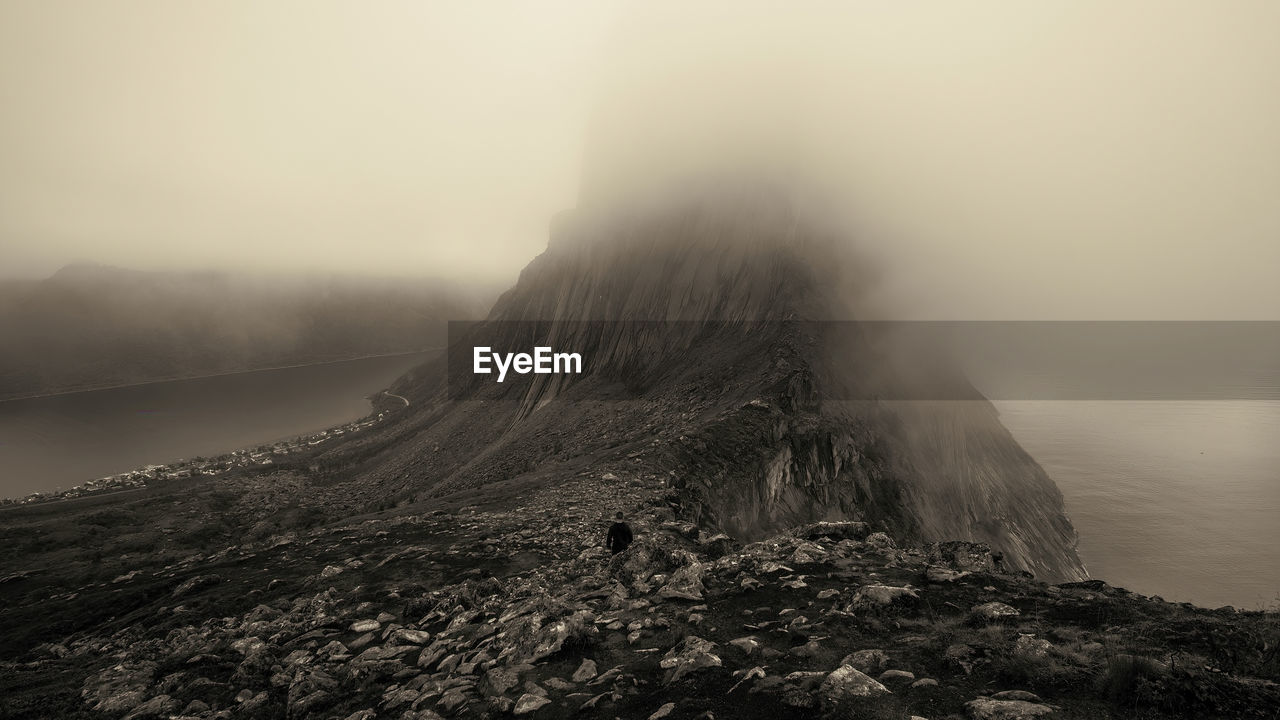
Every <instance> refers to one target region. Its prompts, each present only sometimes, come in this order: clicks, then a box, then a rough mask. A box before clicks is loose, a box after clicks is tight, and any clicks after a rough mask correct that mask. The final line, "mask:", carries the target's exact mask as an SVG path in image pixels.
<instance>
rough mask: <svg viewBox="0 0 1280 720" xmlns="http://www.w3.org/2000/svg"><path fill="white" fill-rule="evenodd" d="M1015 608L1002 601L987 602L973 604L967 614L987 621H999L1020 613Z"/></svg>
mask: <svg viewBox="0 0 1280 720" xmlns="http://www.w3.org/2000/svg"><path fill="white" fill-rule="evenodd" d="M1021 614H1022V613H1020V612H1018V610H1017V608H1014V607H1010V606H1009V605H1005V604H1004V603H1002V602H988V603H982V604H981V605H975V606H973V609H972V610H970V611H969V616H970V617H971V618H973V619H975V620H985V621H987V622H1000V621H1002V620H1008V619H1010V618H1015V617H1018V616H1019V615H1021Z"/></svg>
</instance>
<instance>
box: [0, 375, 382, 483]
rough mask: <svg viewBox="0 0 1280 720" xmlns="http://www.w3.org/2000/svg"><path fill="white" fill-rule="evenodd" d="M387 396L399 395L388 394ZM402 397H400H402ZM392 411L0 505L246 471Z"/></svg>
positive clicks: (359, 427) (367, 424)
mask: <svg viewBox="0 0 1280 720" xmlns="http://www.w3.org/2000/svg"><path fill="white" fill-rule="evenodd" d="M387 395H388V396H389V397H397V398H398V397H399V396H391V395H389V394H387ZM401 399H402V398H401ZM390 412H391V411H389V410H386V409H383V410H379V411H377V412H376V413H371V414H369V415H366V416H364V417H362V418H360V419H358V420H352V421H351V422H349V423H347V424H345V425H339V426H338V427H333V428H329V429H327V430H321V431H319V432H315V433H311V434H309V435H302V436H299V437H295V438H291V439H288V440H281V441H279V442H274V443H268V444H265V445H259V446H257V447H252V448H245V449H241V450H235V451H232V452H229V453H225V454H222V455H217V456H214V457H196V458H191V459H179V460H176V461H174V462H171V463H168V464H165V465H147V466H145V467H141V468H138V469H135V470H127V471H125V472H122V473H117V474H115V475H107V476H105V477H100V478H96V479H93V480H89V481H87V482H85V483H82V484H80V485H77V486H75V487H73V488H70V489H68V490H50V491H44V492H36V493H32V494H30V495H27V496H25V497H21V498H2V499H0V507H5V506H12V505H31V504H34V503H46V502H54V501H58V500H70V499H72V498H79V497H86V496H89V495H97V494H101V493H108V492H120V491H123V490H132V489H136V488H142V487H146V486H148V485H151V484H153V483H158V482H165V481H170V480H180V479H184V478H191V477H195V476H198V475H220V474H222V473H225V472H228V471H231V470H245V469H249V468H255V467H265V466H267V465H273V464H275V463H276V462H277V460H279V459H280V458H282V457H287V456H289V455H296V454H299V453H302V452H304V451H307V450H309V449H312V448H314V447H315V446H317V445H322V444H324V443H325V442H327V441H329V440H333V439H334V438H339V437H342V436H343V435H346V434H348V433H353V432H360V431H361V430H365V429H367V428H370V427H372V426H374V425H376V424H378V423H380V422H382V421H383V420H384V419H386V418H387V416H388V415H389V413H390Z"/></svg>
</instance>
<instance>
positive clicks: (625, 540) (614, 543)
mask: <svg viewBox="0 0 1280 720" xmlns="http://www.w3.org/2000/svg"><path fill="white" fill-rule="evenodd" d="M630 544H631V528H630V527H628V526H627V524H626V523H624V522H622V521H618V522H616V523H614V524H613V525H611V526H610V527H609V535H608V537H606V538H605V540H604V546H605V547H606V548H608V549H609V552H611V553H613V554H614V555H617V554H618V553H620V552H622V551H623V550H626V549H627V546H628V545H630Z"/></svg>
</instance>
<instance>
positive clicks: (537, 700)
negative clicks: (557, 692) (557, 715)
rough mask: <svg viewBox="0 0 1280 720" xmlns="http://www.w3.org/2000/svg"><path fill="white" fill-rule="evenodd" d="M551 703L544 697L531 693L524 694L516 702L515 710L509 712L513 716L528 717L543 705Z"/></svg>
mask: <svg viewBox="0 0 1280 720" xmlns="http://www.w3.org/2000/svg"><path fill="white" fill-rule="evenodd" d="M550 702H551V701H550V700H548V699H547V698H546V697H545V696H542V695H534V694H533V693H525V694H524V695H521V696H520V699H519V700H516V705H515V708H514V709H513V710H512V711H511V712H512V714H513V715H528V714H529V713H531V712H534V711H535V710H537V709H538V708H540V707H542V706H543V705H547V704H549V703H550Z"/></svg>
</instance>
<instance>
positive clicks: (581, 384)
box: [0, 190, 1280, 720]
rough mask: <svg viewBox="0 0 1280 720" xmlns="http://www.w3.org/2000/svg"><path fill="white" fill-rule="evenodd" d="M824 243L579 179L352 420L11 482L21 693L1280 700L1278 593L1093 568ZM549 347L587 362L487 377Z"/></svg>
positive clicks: (462, 707)
mask: <svg viewBox="0 0 1280 720" xmlns="http://www.w3.org/2000/svg"><path fill="white" fill-rule="evenodd" d="M837 240H838V239H837V238H836V237H833V236H831V235H829V234H828V233H827V232H825V231H822V230H821V229H815V226H814V224H813V223H812V222H811V221H810V220H808V219H807V218H806V216H805V215H804V214H802V213H800V212H797V211H796V209H795V206H794V205H792V204H790V203H789V202H788V201H787V200H786V198H785V197H782V196H779V195H777V194H776V193H774V192H772V191H755V190H745V191H739V190H735V191H733V192H722V191H721V192H717V193H715V194H714V195H712V196H702V197H691V198H690V199H689V200H688V201H687V202H682V203H679V204H676V205H671V204H658V205H656V206H651V207H649V208H644V209H641V210H638V211H637V210H634V209H632V210H628V211H625V212H624V211H619V210H617V209H612V208H609V209H606V208H600V207H587V208H584V209H581V210H579V211H575V212H574V213H572V214H568V215H566V216H564V217H562V218H561V219H560V220H559V221H558V222H557V224H556V228H555V230H554V232H553V237H552V241H551V243H550V244H549V246H548V249H547V251H546V252H545V253H544V254H543V255H541V256H540V257H538V258H537V259H535V260H534V261H533V262H532V263H531V264H530V265H529V267H528V268H527V269H526V270H525V272H524V273H523V274H522V276H521V278H520V280H519V282H518V283H517V284H516V286H515V287H513V288H512V289H511V290H510V291H508V292H507V293H506V294H504V295H503V296H502V297H501V298H500V299H499V301H498V302H497V303H496V304H495V306H494V308H493V310H492V311H491V313H490V315H489V318H488V319H486V320H484V321H483V322H478V323H474V324H469V325H465V326H455V327H454V329H453V335H454V337H453V340H454V344H453V346H452V347H451V351H450V355H451V357H450V358H448V359H446V360H442V361H441V363H440V364H436V365H429V366H424V367H421V368H418V369H416V370H415V371H413V372H411V373H409V374H408V375H406V376H405V377H404V378H402V379H401V380H399V381H398V382H397V383H396V385H395V386H394V387H393V388H392V390H393V392H395V393H396V394H397V396H398V397H395V398H390V399H388V400H387V401H386V402H385V403H383V404H382V405H380V407H379V409H378V415H377V417H378V418H380V420H379V421H377V422H370V423H367V424H366V425H367V427H365V429H361V430H352V431H350V432H344V433H342V434H340V435H339V434H333V435H332V437H330V438H329V439H328V440H327V441H326V442H324V443H321V444H319V445H315V446H311V445H306V446H303V447H302V448H300V452H298V453H296V454H284V455H279V456H275V457H274V458H273V462H272V463H271V464H270V465H260V466H256V467H252V468H241V469H234V470H231V471H228V472H224V473H220V474H215V475H201V474H197V475H194V476H192V477H187V478H181V479H178V480H173V481H167V482H156V483H153V484H151V485H149V486H147V487H144V488H141V489H138V490H136V491H130V492H120V493H115V494H104V495H96V496H90V497H85V498H79V499H76V500H72V501H60V502H48V503H42V504H33V505H22V506H16V507H8V508H0V517H2V519H3V522H0V538H3V539H4V540H5V541H6V543H7V544H8V547H10V551H9V552H5V553H2V554H0V715H2V716H4V717H14V718H48V717H59V718H78V719H83V720H89V719H90V718H129V719H130V720H149V719H151V718H164V717H195V718H208V719H212V718H252V719H255V720H266V719H268V718H281V717H284V718H346V719H347V720H369V719H370V718H382V717H387V718H397V719H398V720H439V719H440V718H443V717H460V718H471V717H477V718H506V717H513V716H514V717H523V716H529V717H532V718H534V719H535V720H537V719H538V718H556V717H579V716H581V717H597V716H598V717H627V718H650V719H651V720H658V719H660V718H663V717H671V718H700V719H703V720H714V718H718V717H719V718H724V717H733V718H752V719H755V718H759V719H761V720H764V719H776V718H811V717H831V718H835V717H872V718H894V719H895V720H905V719H907V718H920V717H923V718H939V719H940V718H958V717H967V718H971V719H973V720H996V719H1000V718H1008V719H1021V718H1053V717H1063V718H1126V719H1127V718H1174V717H1179V718H1240V717H1258V718H1267V717H1275V710H1276V708H1277V707H1280V683H1278V682H1277V681H1280V655H1277V650H1276V648H1277V647H1278V646H1280V643H1278V639H1280V616H1278V615H1276V614H1274V613H1264V612H1241V611H1236V610H1235V609H1233V608H1219V609H1217V610H1206V609H1201V608H1195V607H1192V606H1190V605H1186V604H1178V603H1168V602H1164V601H1163V600H1161V599H1159V598H1148V597H1143V596H1140V595H1136V594H1134V593H1130V592H1127V591H1125V590H1122V589H1120V588H1115V587H1112V586H1110V585H1107V584H1106V583H1104V582H1101V581H1097V580H1077V579H1078V578H1081V577H1082V576H1083V568H1082V567H1080V564H1079V560H1078V559H1077V558H1076V556H1075V553H1074V550H1073V543H1074V532H1073V531H1072V530H1071V525H1070V523H1069V522H1068V521H1067V519H1066V517H1065V515H1064V514H1063V511H1062V501H1061V498H1060V497H1059V495H1058V494H1057V491H1056V490H1055V489H1054V487H1053V484H1052V482H1051V481H1050V480H1049V478H1047V477H1046V476H1045V475H1044V473H1043V472H1042V471H1041V470H1040V468H1039V467H1038V466H1036V465H1035V463H1034V462H1033V461H1032V460H1031V459H1030V458H1029V457H1027V456H1026V454H1025V453H1024V452H1022V450H1021V449H1020V448H1019V447H1018V446H1017V444H1016V443H1015V442H1014V441H1013V440H1012V439H1011V438H1010V436H1009V435H1008V433H1007V432H1005V431H1004V429H1003V428H1002V427H1001V426H1000V423H999V417H998V415H997V414H996V412H995V411H994V409H993V408H992V407H991V405H990V404H988V403H987V402H986V401H985V400H982V399H981V396H980V395H978V394H977V393H976V391H974V390H973V389H972V388H971V387H969V386H968V385H967V383H966V382H965V380H964V378H963V377H962V376H960V375H959V374H957V373H955V372H954V371H953V370H951V369H950V368H948V364H947V363H946V362H945V360H944V359H943V358H932V357H930V358H915V357H911V356H912V354H913V352H912V351H910V350H908V351H907V355H906V357H904V356H903V348H898V347H893V346H892V343H889V344H885V343H884V342H883V339H882V338H879V337H878V336H877V334H876V332H875V331H874V328H872V327H869V326H866V325H863V324H860V323H856V322H854V323H849V322H844V321H847V320H848V319H849V317H851V316H853V314H854V313H856V311H857V309H858V308H857V297H858V293H857V292H856V290H857V288H856V287H854V288H852V289H850V288H849V287H847V285H845V284H844V283H843V280H842V279H843V278H850V277H854V278H856V277H858V273H856V272H854V273H852V274H851V273H850V269H853V268H856V258H850V257H848V256H847V255H845V254H844V253H842V251H841V250H840V248H841V247H843V246H842V245H841V243H840V242H838V241H837ZM850 263H855V265H851V264H850ZM835 321H842V322H835ZM543 342H545V343H547V344H549V345H551V346H553V347H554V348H555V349H557V350H565V351H569V350H572V351H576V352H580V353H582V354H583V356H584V359H585V368H584V370H585V372H583V373H581V374H573V375H519V374H516V375H514V376H512V377H509V378H508V379H507V380H506V381H504V382H503V383H497V382H494V378H493V377H492V376H488V377H485V376H480V377H473V376H472V374H471V373H470V370H469V365H468V361H469V354H470V349H471V347H474V346H475V344H477V343H483V344H486V345H489V346H490V347H493V348H497V349H512V350H514V349H523V350H528V349H529V348H530V347H531V346H532V345H533V344H535V343H543ZM942 397H945V398H948V399H946V400H942V399H940V398H942ZM955 398H959V399H955ZM264 450H269V448H266V449H264ZM615 512H623V513H624V515H625V517H626V520H627V522H628V523H629V524H630V526H631V527H632V529H633V531H634V536H635V542H633V543H632V544H631V546H630V547H628V548H627V549H626V550H625V551H623V552H620V553H618V554H617V555H614V556H612V557H610V556H609V555H608V554H607V553H606V551H605V549H604V548H603V547H602V540H603V538H604V536H605V531H606V529H607V528H608V527H609V526H610V523H612V522H613V516H614V513H615ZM972 540H980V541H981V542H972ZM993 548H995V549H994V550H993ZM1061 580H1068V582H1058V584H1049V582H1057V581H1061Z"/></svg>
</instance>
